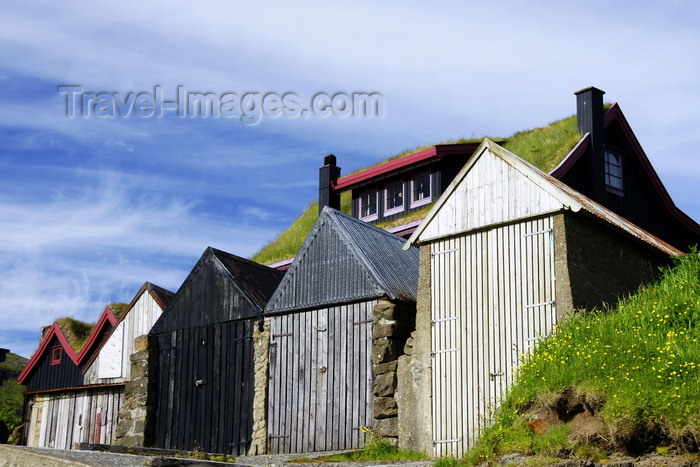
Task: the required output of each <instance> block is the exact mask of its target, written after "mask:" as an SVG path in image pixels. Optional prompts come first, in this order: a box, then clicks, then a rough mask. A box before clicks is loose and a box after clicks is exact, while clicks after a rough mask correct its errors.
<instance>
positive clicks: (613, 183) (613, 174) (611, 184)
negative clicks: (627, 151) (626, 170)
mask: <svg viewBox="0 0 700 467" xmlns="http://www.w3.org/2000/svg"><path fill="white" fill-rule="evenodd" d="M605 187H606V189H607V191H610V192H612V193H615V194H618V195H622V193H623V192H622V156H621V155H620V154H616V153H614V152H611V151H605Z"/></svg>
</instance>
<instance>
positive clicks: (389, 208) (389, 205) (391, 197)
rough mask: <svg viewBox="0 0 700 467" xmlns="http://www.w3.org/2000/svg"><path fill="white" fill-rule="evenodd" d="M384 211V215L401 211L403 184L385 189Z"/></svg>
mask: <svg viewBox="0 0 700 467" xmlns="http://www.w3.org/2000/svg"><path fill="white" fill-rule="evenodd" d="M385 192H386V204H385V206H386V209H385V210H384V214H385V215H387V216H388V215H391V214H395V213H397V212H401V211H403V198H404V196H403V182H401V183H396V184H394V185H389V186H388V187H386V190H385Z"/></svg>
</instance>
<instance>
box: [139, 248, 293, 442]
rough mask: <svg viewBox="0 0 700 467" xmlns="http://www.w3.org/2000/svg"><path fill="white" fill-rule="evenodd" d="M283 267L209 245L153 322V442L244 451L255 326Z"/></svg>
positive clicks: (249, 426) (250, 410) (247, 436)
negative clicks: (155, 356)
mask: <svg viewBox="0 0 700 467" xmlns="http://www.w3.org/2000/svg"><path fill="white" fill-rule="evenodd" d="M283 275H284V273H283V272H280V271H277V270H276V269H272V268H269V267H267V266H263V265H260V264H258V263H254V262H253V261H250V260H247V259H244V258H240V257H238V256H234V255H231V254H229V253H226V252H223V251H221V250H217V249H214V248H211V247H210V248H207V249H206V251H205V252H204V254H203V255H202V257H201V258H200V260H199V261H198V262H197V264H196V265H195V267H194V268H193V269H192V271H191V272H190V274H189V275H188V276H187V278H186V279H185V281H184V282H183V284H182V285H181V286H180V289H179V290H178V291H177V293H176V294H175V296H174V297H173V299H172V300H171V301H170V303H169V304H168V307H167V308H166V309H165V311H163V314H162V315H161V316H160V318H159V319H158V321H157V322H156V323H155V325H154V326H153V328H152V329H151V332H150V335H151V336H155V338H156V339H157V355H158V356H157V361H158V367H157V371H156V373H157V383H156V391H155V392H156V394H155V398H156V401H157V402H156V408H155V417H154V420H153V425H154V440H155V441H154V444H155V446H156V447H158V448H165V449H184V450H194V449H198V450H201V451H204V452H211V453H221V454H235V455H239V454H244V453H245V452H246V451H247V449H248V447H249V445H250V440H251V433H252V427H253V394H254V385H253V342H252V337H253V328H254V323H255V321H258V320H260V319H261V317H262V312H263V308H264V307H265V304H266V303H267V300H268V299H269V298H270V296H271V295H272V293H273V292H274V290H275V289H276V288H277V285H278V284H279V282H280V279H282V276H283Z"/></svg>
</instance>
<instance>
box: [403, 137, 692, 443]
mask: <svg viewBox="0 0 700 467" xmlns="http://www.w3.org/2000/svg"><path fill="white" fill-rule="evenodd" d="M601 170H602V168H601ZM410 245H420V250H421V260H420V275H421V288H420V290H419V301H418V303H419V306H418V310H417V317H416V335H415V346H414V351H413V356H412V357H411V360H412V362H411V365H412V368H427V369H428V371H424V372H422V373H421V374H418V373H416V374H415V375H414V376H415V378H413V379H411V378H409V379H410V380H411V381H412V384H411V385H410V386H408V385H407V386H406V387H402V388H400V390H399V391H400V392H401V391H404V390H406V392H407V393H412V394H409V395H408V398H409V399H411V400H413V402H414V404H413V407H406V410H402V407H401V406H399V422H400V423H401V424H402V426H404V427H405V428H406V430H407V431H409V432H410V433H411V435H410V440H409V442H406V440H400V442H401V444H404V445H407V446H410V447H412V448H414V449H416V448H417V449H425V450H427V451H428V452H431V451H432V453H433V454H434V455H435V456H444V455H448V454H452V455H456V456H461V455H462V454H463V453H464V451H465V450H467V449H468V448H469V447H471V445H472V444H473V442H474V440H475V439H476V437H477V436H478V434H479V431H480V429H481V427H482V426H483V423H484V422H485V421H486V420H487V419H488V416H489V414H490V413H491V412H492V411H493V410H494V408H495V407H496V405H497V404H498V401H499V398H500V397H501V396H502V395H503V393H504V392H505V390H506V389H507V388H508V387H509V385H510V384H512V382H513V377H514V370H515V369H516V367H517V365H518V363H519V361H520V357H521V355H522V354H524V353H526V352H527V351H528V350H529V349H530V348H531V347H532V346H533V345H535V344H536V342H537V339H539V338H540V337H541V336H544V335H546V334H548V333H550V332H551V331H552V330H553V327H554V325H555V324H556V323H557V322H558V321H559V320H561V319H562V317H563V314H564V313H565V312H568V311H572V310H574V309H580V308H592V307H595V306H597V305H600V304H601V303H603V302H608V303H613V302H614V301H616V299H617V297H618V296H620V295H624V294H626V293H630V292H633V291H635V290H636V289H637V287H638V286H639V285H640V284H641V283H643V282H648V281H651V280H653V279H654V278H655V277H656V276H657V274H658V270H659V269H658V268H659V266H661V265H663V264H668V262H669V256H670V255H678V254H681V252H680V251H679V250H678V249H676V248H674V247H672V246H671V245H669V244H667V243H666V242H664V241H662V240H660V239H658V238H657V237H654V236H653V235H651V234H649V233H647V232H646V231H644V230H642V229H641V228H639V227H637V226H636V225H634V224H632V223H631V222H629V221H628V220H626V219H624V218H622V217H620V216H619V215H617V214H615V213H613V212H612V211H610V210H608V209H607V208H605V207H603V206H602V205H600V204H598V203H596V202H594V201H592V200H591V199H589V198H587V197H585V196H583V195H582V194H580V193H578V192H577V191H575V190H573V189H572V188H570V187H569V186H567V185H565V184H564V183H562V182H560V181H559V180H557V179H555V178H554V177H552V176H550V175H547V174H545V173H544V172H542V171H541V170H539V169H537V168H536V167H534V166H532V165H530V164H529V163H527V162H525V161H523V160H522V159H520V158H519V157H517V156H515V155H514V154H512V153H510V152H508V151H506V150H505V149H503V148H501V147H500V146H498V145H497V144H495V143H493V142H491V141H489V140H485V141H484V142H483V143H482V145H481V146H480V147H479V149H477V150H476V152H475V153H474V155H473V156H472V158H471V159H470V161H469V162H468V163H467V165H466V166H465V167H464V168H463V169H462V171H461V172H460V173H459V174H458V175H457V177H456V178H455V179H454V181H453V182H452V184H451V185H450V186H449V187H448V188H447V190H446V191H445V193H444V194H443V196H442V197H441V198H440V199H439V200H438V202H437V203H436V204H435V206H434V207H433V209H432V210H431V211H430V212H429V214H428V216H427V217H426V218H425V220H424V221H423V223H422V224H421V226H420V227H419V228H418V229H417V230H416V231H415V232H414V233H413V235H412V236H411V238H410V239H409V240H408V242H407V244H406V247H407V248H408V247H409V246H410ZM404 362H406V363H407V362H408V359H405V360H402V361H401V362H400V363H399V367H400V368H399V373H400V374H402V372H403V371H404ZM406 371H408V372H409V373H410V371H411V370H410V367H409V366H407V367H406ZM430 375H432V376H430ZM431 408H432V409H431ZM424 409H425V410H424Z"/></svg>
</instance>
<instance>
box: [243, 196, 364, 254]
mask: <svg viewBox="0 0 700 467" xmlns="http://www.w3.org/2000/svg"><path fill="white" fill-rule="evenodd" d="M340 210H341V211H342V212H344V213H346V214H350V213H351V210H352V194H351V192H350V191H346V192H344V193H341V194H340ZM317 219H318V202H316V201H314V202H313V203H311V204H309V205H308V206H307V207H306V209H305V210H304V212H303V213H302V214H301V216H299V217H297V218H296V220H295V221H294V222H292V225H291V226H289V227H288V228H287V229H286V230H284V231H283V232H282V233H280V234H279V235H278V236H277V237H276V238H274V239H273V240H272V241H270V242H269V243H268V244H267V245H265V246H264V247H262V248H261V249H260V251H258V252H257V253H255V255H253V257H252V258H251V259H252V260H253V261H255V262H257V263H260V264H273V263H276V262H278V261H282V260H285V259H289V258H292V257H294V256H296V254H297V251H299V248H301V245H302V244H303V243H304V240H306V236H307V235H308V234H309V232H310V231H311V228H312V227H313V226H314V224H315V223H316V220H317Z"/></svg>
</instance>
